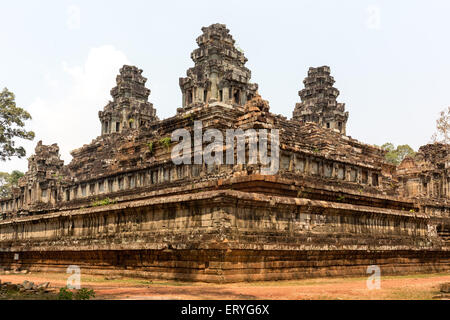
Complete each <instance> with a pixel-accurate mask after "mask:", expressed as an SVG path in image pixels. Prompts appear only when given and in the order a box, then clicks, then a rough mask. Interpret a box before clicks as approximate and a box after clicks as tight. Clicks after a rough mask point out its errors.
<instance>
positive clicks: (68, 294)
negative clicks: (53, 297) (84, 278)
mask: <svg viewBox="0 0 450 320" xmlns="http://www.w3.org/2000/svg"><path fill="white" fill-rule="evenodd" d="M91 298H95V292H94V290H93V289H86V288H82V289H79V290H75V291H70V290H69V289H68V288H67V287H64V288H61V289H59V294H58V300H89V299H91Z"/></svg>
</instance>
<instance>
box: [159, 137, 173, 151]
mask: <svg viewBox="0 0 450 320" xmlns="http://www.w3.org/2000/svg"><path fill="white" fill-rule="evenodd" d="M159 143H160V144H161V145H162V146H163V147H165V148H166V149H169V148H170V144H171V143H172V138H170V137H165V138H162V139H161V140H159Z"/></svg>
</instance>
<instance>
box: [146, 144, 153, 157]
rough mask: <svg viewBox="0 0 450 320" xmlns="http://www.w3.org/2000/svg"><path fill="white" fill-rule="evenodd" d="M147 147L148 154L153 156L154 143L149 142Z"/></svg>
mask: <svg viewBox="0 0 450 320" xmlns="http://www.w3.org/2000/svg"><path fill="white" fill-rule="evenodd" d="M147 147H148V152H149V153H150V154H153V141H150V142H148V143H147Z"/></svg>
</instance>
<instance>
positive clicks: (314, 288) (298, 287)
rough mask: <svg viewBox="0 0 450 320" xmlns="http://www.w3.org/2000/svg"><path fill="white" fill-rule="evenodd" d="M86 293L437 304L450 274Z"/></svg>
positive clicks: (143, 283)
mask: <svg viewBox="0 0 450 320" xmlns="http://www.w3.org/2000/svg"><path fill="white" fill-rule="evenodd" d="M67 277H68V275H67V274H56V273H52V274H49V273H47V274H44V273H32V274H27V275H16V274H14V275H0V280H1V281H2V282H7V281H10V282H13V283H21V282H23V281H24V280H29V281H33V282H35V283H42V282H46V281H49V282H50V286H51V287H52V288H55V290H57V289H58V288H60V287H64V286H65V285H66V279H67ZM81 281H82V282H81V284H82V287H87V288H92V289H94V290H95V292H96V298H98V299H194V300H195V299H227V300H228V299H269V300H271V299H288V300H298V299H432V297H433V296H435V295H437V294H438V291H439V284H441V283H444V282H450V274H429V275H411V276H397V277H385V278H382V279H381V289H379V290H368V289H367V286H366V278H335V279H330V278H320V279H310V280H298V281H271V282H255V283H236V284H223V285H218V284H206V283H185V282H174V281H153V282H151V281H148V280H143V279H133V278H120V279H114V280H106V279H105V277H102V276H88V275H86V276H84V277H82V278H81Z"/></svg>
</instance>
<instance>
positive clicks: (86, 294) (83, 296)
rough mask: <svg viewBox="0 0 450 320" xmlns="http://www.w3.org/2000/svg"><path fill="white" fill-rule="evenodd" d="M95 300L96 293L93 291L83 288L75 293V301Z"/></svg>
mask: <svg viewBox="0 0 450 320" xmlns="http://www.w3.org/2000/svg"><path fill="white" fill-rule="evenodd" d="M91 298H95V292H94V290H92V289H86V288H82V289H80V290H77V291H76V292H75V300H89V299H91Z"/></svg>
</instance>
